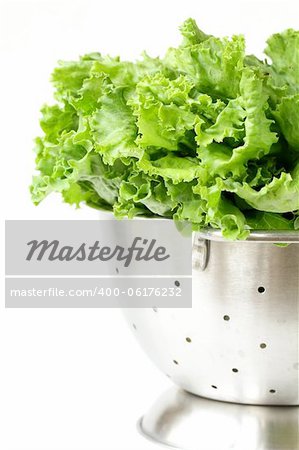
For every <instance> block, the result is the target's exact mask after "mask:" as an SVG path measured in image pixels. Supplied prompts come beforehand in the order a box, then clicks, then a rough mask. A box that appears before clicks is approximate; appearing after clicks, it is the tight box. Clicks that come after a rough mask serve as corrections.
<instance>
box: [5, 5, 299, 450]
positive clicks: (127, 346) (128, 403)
mask: <svg viewBox="0 0 299 450" xmlns="http://www.w3.org/2000/svg"><path fill="white" fill-rule="evenodd" d="M0 7H1V10H0V33H1V36H0V53H1V56H0V61H1V62H0V79H1V81H0V93H1V95H0V116H1V117H0V124H1V131H0V143H1V149H0V151H1V156H0V157H1V183H2V187H1V194H2V195H1V203H2V208H1V210H2V211H5V214H4V217H5V218H6V219H32V218H36V219H43V218H49V219H80V218H94V219H95V218H97V217H99V213H98V212H96V211H94V210H92V209H88V208H82V209H80V210H75V209H74V208H72V207H70V206H68V205H65V204H63V203H62V202H61V200H60V197H59V196H55V195H53V196H52V197H49V198H48V199H46V200H45V201H44V202H43V203H42V204H41V205H40V206H39V207H34V206H33V205H32V204H31V202H30V197H29V193H28V185H29V183H30V179H31V175H32V171H33V167H34V161H33V160H34V156H33V153H32V146H33V144H32V140H33V137H34V136H36V135H37V134H38V133H39V132H40V131H39V127H38V117H39V108H40V106H41V105H42V103H43V102H46V101H50V100H51V92H52V90H51V86H50V84H49V81H48V80H49V75H50V72H51V71H52V69H53V67H54V66H55V64H56V61H57V60H58V59H73V58H77V57H78V55H80V54H84V53H87V52H91V51H101V52H102V53H110V54H112V55H117V54H119V55H121V56H122V57H123V58H133V59H134V58H137V57H138V55H139V54H140V53H141V51H142V50H143V49H147V51H148V53H149V54H151V55H153V56H156V55H163V52H164V51H165V50H166V48H167V47H169V46H173V45H176V44H178V42H179V33H178V25H179V24H180V23H181V22H182V21H183V20H184V19H186V18H187V17H189V16H191V17H194V18H195V19H196V20H197V21H198V24H199V26H200V27H201V28H202V29H204V30H205V31H207V32H208V33H209V34H216V35H221V36H222V35H230V34H233V33H240V32H241V33H244V34H245V35H246V38H247V43H248V51H249V52H255V53H257V54H258V55H259V56H261V55H262V49H263V47H264V41H265V39H266V37H267V36H268V35H269V34H271V33H273V32H276V31H281V30H283V29H284V28H287V27H293V28H297V29H298V28H299V24H298V17H299V6H298V2H297V1H295V0H294V1H286V0H284V1H283V0H281V1H271V0H268V1H265V0H256V1H246V0H243V1H242V0H239V1H237V2H231V1H224V0H223V1H206V0H205V1H201V0H194V1H192V0H184V1H176V0H172V1H166V0H164V1H163V0H151V1H150V0H149V1H143V0H139V1H136V0H127V1H125V0H106V1H97V2H96V1H93V2H92V1H88V0H85V1H84V0H72V1H65V0H61V1H37V0H35V1H29V0H28V1H22V2H21V1H8V0H7V1H6V2H4V1H0ZM1 228H2V231H3V222H2V223H1ZM2 259H3V258H2ZM2 292H3V291H2ZM0 346H1V355H0V361H1V369H0V377H1V396H0V405H1V412H2V417H1V433H0V449H1V450H2V449H3V450H100V449H101V450H102V449H103V450H146V449H152V448H156V447H155V446H154V445H153V444H152V443H150V442H147V441H146V440H144V438H142V437H141V436H139V435H138V434H137V432H136V429H135V423H136V421H137V419H138V417H140V416H141V415H142V414H143V413H144V412H145V411H146V410H147V408H148V407H149V406H150V405H151V403H152V402H153V401H154V400H155V399H156V398H157V397H158V396H159V394H160V393H161V392H162V391H163V390H165V389H166V388H167V387H169V386H170V382H169V381H168V379H167V378H166V377H164V375H163V374H161V373H160V372H158V370H157V369H156V368H155V367H154V366H153V365H152V364H151V362H150V361H149V360H148V359H147V357H146V355H144V354H143V352H142V351H141V350H140V349H139V347H138V345H137V343H136V342H135V341H134V337H133V335H132V333H131V331H130V330H129V328H128V327H127V325H126V323H125V321H124V320H123V318H122V316H121V313H120V312H119V311H117V310H100V309H99V310H84V309H80V310H75V309H74V310H70V309H68V310H64V309H61V310H5V309H4V298H3V301H2V303H1V311H0ZM213 432H215V430H211V433H213ZM1 440H2V442H1ZM217 450H221V449H217ZM240 450H241V449H240Z"/></svg>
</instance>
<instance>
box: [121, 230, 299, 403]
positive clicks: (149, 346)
mask: <svg viewBox="0 0 299 450" xmlns="http://www.w3.org/2000/svg"><path fill="white" fill-rule="evenodd" d="M157 226H158V224H157ZM282 242H287V243H289V245H287V246H281V245H279V246H278V245H275V244H277V243H282ZM298 250H299V236H298V233H296V232H276V233H274V232H252V233H251V235H250V237H249V239H248V240H247V241H237V242H229V241H225V240H223V239H222V238H221V235H220V233H219V232H218V231H216V230H214V231H213V230H211V231H208V232H206V233H195V234H194V237H193V307H192V308H191V309H190V308H189V309H188V308H185V309H162V308H161V309H156V308H153V309H126V310H125V311H124V313H125V315H126V317H127V319H128V321H129V323H130V326H131V328H132V331H133V332H134V333H135V335H136V338H137V339H138V341H139V342H140V344H141V345H142V347H143V349H144V351H145V352H146V353H147V354H148V356H149V357H150V358H151V359H152V360H153V361H154V363H155V364H156V365H157V366H158V367H159V368H160V369H161V370H162V371H163V372H164V373H165V374H166V375H167V376H168V377H169V378H171V379H172V381H173V382H174V383H175V384H176V385H178V386H180V387H181V388H183V389H184V390H186V391H188V392H191V393H193V394H196V395H199V396H203V397H208V398H211V399H217V400H223V401H227V402H236V403H247V404H256V405H298V404H299V398H298V390H299V386H298V380H299V363H298V359H299V357H298V356H299V355H298V336H299V307H298V306H299V253H298Z"/></svg>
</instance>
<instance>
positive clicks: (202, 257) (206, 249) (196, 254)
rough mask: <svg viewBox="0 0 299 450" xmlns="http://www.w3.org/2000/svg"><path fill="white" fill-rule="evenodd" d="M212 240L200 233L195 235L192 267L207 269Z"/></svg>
mask: <svg viewBox="0 0 299 450" xmlns="http://www.w3.org/2000/svg"><path fill="white" fill-rule="evenodd" d="M209 257H210V241H209V240H208V239H204V238H202V237H200V236H198V235H196V233H195V235H194V237H193V244H192V268H193V269H194V270H202V271H203V270H205V269H206V268H207V266H208V263H209Z"/></svg>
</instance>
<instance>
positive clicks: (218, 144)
mask: <svg viewBox="0 0 299 450" xmlns="http://www.w3.org/2000/svg"><path fill="white" fill-rule="evenodd" d="M180 31H181V33H182V43H181V45H179V46H178V47H177V48H170V49H169V50H168V51H167V52H166V54H165V56H164V57H163V58H152V57H150V56H148V55H147V54H146V53H144V54H143V55H142V58H141V59H140V60H138V61H136V62H131V61H123V60H121V59H120V58H119V57H110V56H106V55H102V54H100V53H90V54H87V55H85V56H83V57H81V58H79V59H78V60H77V61H66V62H59V64H58V67H57V68H56V69H55V70H54V72H53V74H52V82H53V84H54V88H55V92H54V98H55V103H54V104H53V105H45V106H43V108H42V110H41V113H42V116H41V120H40V125H41V129H42V132H43V134H42V135H41V136H40V137H38V138H37V139H36V147H35V151H36V169H37V173H36V175H35V176H34V177H33V182H32V185H31V194H32V199H33V202H34V203H35V204H38V203H39V202H41V201H42V200H43V199H44V198H45V197H46V196H47V195H49V194H50V193H51V192H61V194H62V197H63V199H64V201H65V202H67V203H69V204H71V205H75V206H76V207H79V206H80V204H81V203H85V204H87V205H89V206H92V207H95V208H99V209H104V210H105V209H106V210H111V211H113V212H114V214H115V216H116V217H118V218H123V217H129V218H133V217H135V216H137V215H142V216H147V217H156V216H160V217H166V218H170V219H173V220H177V221H182V220H183V221H188V222H191V223H192V225H193V228H194V229H195V230H198V229H202V228H205V227H209V226H210V227H214V228H219V229H221V230H222V233H223V235H224V236H225V237H226V238H227V239H246V238H247V236H248V235H249V233H250V230H252V229H269V230H276V229H286V230H292V229H299V222H298V219H299V217H298V216H299V32H298V31H295V30H291V29H289V30H286V31H284V32H282V33H277V34H274V35H273V36H271V37H270V38H269V39H268V41H267V47H266V50H265V55H266V56H267V57H268V58H269V59H268V60H267V59H265V60H264V61H262V60H260V59H258V58H256V57H255V56H254V55H246V53H245V39H244V37H243V36H233V37H232V38H219V37H214V36H211V35H209V34H206V33H205V32H203V31H201V30H200V29H199V28H198V26H197V24H196V22H195V21H194V20H193V19H188V20H186V21H185V22H184V23H183V24H182V26H181V27H180Z"/></svg>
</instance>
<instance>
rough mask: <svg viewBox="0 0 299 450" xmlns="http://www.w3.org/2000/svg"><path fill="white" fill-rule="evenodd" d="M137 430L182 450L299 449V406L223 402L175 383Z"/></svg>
mask: <svg viewBox="0 0 299 450" xmlns="http://www.w3.org/2000/svg"><path fill="white" fill-rule="evenodd" d="M138 429H139V431H140V432H141V434H142V435H143V436H145V437H147V438H149V439H150V440H152V441H154V442H156V443H160V444H163V445H164V446H166V447H168V448H176V449H182V450H201V449H202V450H216V449H217V450H233V449H235V450H240V449H242V450H298V448H299V407H298V406H255V405H240V404H235V403H224V402H219V401H216V400H209V399H206V398H202V397H197V396H194V395H192V394H189V393H187V392H185V391H182V390H179V389H177V388H175V387H173V388H171V389H169V390H168V391H166V392H165V393H164V394H163V395H162V396H160V397H159V398H158V400H157V401H156V402H155V403H154V404H153V406H152V407H151V408H150V409H149V411H148V412H147V414H146V415H145V416H144V417H142V418H141V419H140V420H139V422H138Z"/></svg>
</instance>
